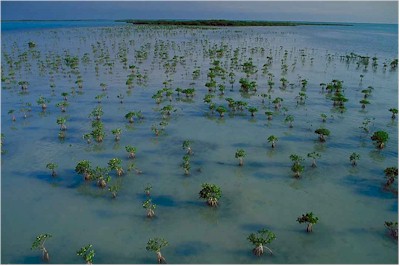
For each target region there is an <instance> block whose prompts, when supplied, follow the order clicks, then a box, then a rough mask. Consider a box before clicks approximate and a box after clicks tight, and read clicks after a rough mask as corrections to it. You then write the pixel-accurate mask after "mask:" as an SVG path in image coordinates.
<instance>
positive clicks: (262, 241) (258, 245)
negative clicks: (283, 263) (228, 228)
mask: <svg viewBox="0 0 400 266" xmlns="http://www.w3.org/2000/svg"><path fill="white" fill-rule="evenodd" d="M275 238H276V236H275V234H274V233H273V232H271V231H269V230H268V229H265V228H264V229H261V230H258V231H257V233H256V234H255V233H251V234H250V235H249V236H248V237H247V239H248V240H249V241H250V242H251V243H252V244H253V245H254V248H253V253H254V255H256V256H258V257H259V256H261V255H263V254H264V248H266V249H267V250H268V251H269V252H270V253H271V254H273V252H272V250H271V249H270V248H269V247H267V246H266V244H269V243H271V242H272V240H274V239H275Z"/></svg>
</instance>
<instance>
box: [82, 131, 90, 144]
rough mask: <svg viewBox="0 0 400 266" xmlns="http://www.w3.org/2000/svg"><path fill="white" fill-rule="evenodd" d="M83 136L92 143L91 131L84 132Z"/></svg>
mask: <svg viewBox="0 0 400 266" xmlns="http://www.w3.org/2000/svg"><path fill="white" fill-rule="evenodd" d="M82 138H83V139H84V140H86V142H87V143H88V144H90V143H91V142H92V134H90V133H85V134H83V136H82Z"/></svg>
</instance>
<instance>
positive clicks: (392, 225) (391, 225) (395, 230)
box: [385, 221, 399, 239]
mask: <svg viewBox="0 0 400 266" xmlns="http://www.w3.org/2000/svg"><path fill="white" fill-rule="evenodd" d="M385 227H386V228H387V229H388V230H389V232H390V235H391V236H392V237H393V238H395V239H397V238H398V237H399V225H398V223H397V222H387V221H385Z"/></svg>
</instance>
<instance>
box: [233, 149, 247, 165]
mask: <svg viewBox="0 0 400 266" xmlns="http://www.w3.org/2000/svg"><path fill="white" fill-rule="evenodd" d="M244 157H246V152H245V151H244V150H243V149H237V150H236V153H235V158H236V159H239V166H243V163H244V162H243V159H244Z"/></svg>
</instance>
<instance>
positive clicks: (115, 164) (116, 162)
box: [108, 158, 124, 176]
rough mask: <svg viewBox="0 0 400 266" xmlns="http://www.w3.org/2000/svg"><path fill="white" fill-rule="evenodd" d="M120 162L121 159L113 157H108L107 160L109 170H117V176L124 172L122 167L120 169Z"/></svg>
mask: <svg viewBox="0 0 400 266" xmlns="http://www.w3.org/2000/svg"><path fill="white" fill-rule="evenodd" d="M121 163H122V160H121V159H119V158H113V159H110V161H108V167H109V168H110V169H111V170H115V171H116V172H117V175H118V176H121V175H123V174H124V169H122V166H121Z"/></svg>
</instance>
